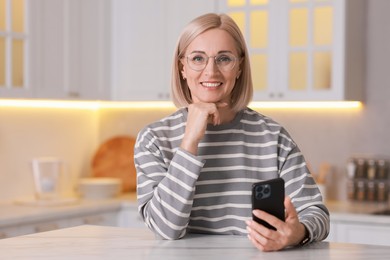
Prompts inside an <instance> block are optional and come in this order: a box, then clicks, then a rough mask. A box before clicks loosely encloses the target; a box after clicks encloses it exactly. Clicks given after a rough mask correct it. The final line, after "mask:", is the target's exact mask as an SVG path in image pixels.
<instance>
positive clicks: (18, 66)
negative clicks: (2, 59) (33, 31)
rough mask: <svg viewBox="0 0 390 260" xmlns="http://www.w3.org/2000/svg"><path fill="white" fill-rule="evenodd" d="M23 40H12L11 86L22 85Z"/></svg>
mask: <svg viewBox="0 0 390 260" xmlns="http://www.w3.org/2000/svg"><path fill="white" fill-rule="evenodd" d="M23 59H24V51H23V40H13V41H12V86H14V87H23V83H24V79H23V74H24V70H23Z"/></svg>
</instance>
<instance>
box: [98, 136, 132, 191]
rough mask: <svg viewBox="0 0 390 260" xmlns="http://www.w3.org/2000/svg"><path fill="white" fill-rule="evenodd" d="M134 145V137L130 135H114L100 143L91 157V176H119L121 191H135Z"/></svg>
mask: <svg viewBox="0 0 390 260" xmlns="http://www.w3.org/2000/svg"><path fill="white" fill-rule="evenodd" d="M134 145H135V138H133V137H130V136H116V137H113V138H111V139H109V140H107V141H105V142H104V143H102V144H101V145H100V146H99V148H98V150H97V151H96V153H95V155H94V156H93V159H92V165H91V166H92V176H93V177H111V178H119V179H121V180H122V184H123V186H122V191H123V192H128V191H135V190H136V183H137V180H136V178H137V173H136V170H135V166H134Z"/></svg>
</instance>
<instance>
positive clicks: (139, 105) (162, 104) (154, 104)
mask: <svg viewBox="0 0 390 260" xmlns="http://www.w3.org/2000/svg"><path fill="white" fill-rule="evenodd" d="M249 106H250V107H252V108H256V109H317V108H318V109H357V108H361V107H362V106H363V104H362V103H361V102H360V101H288V102H274V101H265V102H252V103H250V104H249ZM1 107H15V108H63V109H90V110H98V109H175V106H174V105H173V103H172V102H169V101H134V102H125V101H69V100H42V99H39V100H38V99H37V100H35V99H0V108H1Z"/></svg>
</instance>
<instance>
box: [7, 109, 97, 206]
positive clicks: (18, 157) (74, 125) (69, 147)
mask: <svg viewBox="0 0 390 260" xmlns="http://www.w3.org/2000/svg"><path fill="white" fill-rule="evenodd" d="M97 125H98V115H97V113H96V112H94V111H91V110H64V109H41V108H28V109H27V108H2V107H0V201H2V200H9V199H14V198H18V197H24V196H32V195H33V194H34V186H33V179H32V173H31V169H30V161H31V159H32V158H34V157H40V156H58V157H60V158H63V159H64V161H65V162H66V163H67V165H68V173H69V176H70V178H71V180H74V179H76V178H78V177H79V176H84V175H88V174H89V162H90V156H91V153H92V151H93V149H95V148H96V145H97V142H98V138H97V134H98V131H97Z"/></svg>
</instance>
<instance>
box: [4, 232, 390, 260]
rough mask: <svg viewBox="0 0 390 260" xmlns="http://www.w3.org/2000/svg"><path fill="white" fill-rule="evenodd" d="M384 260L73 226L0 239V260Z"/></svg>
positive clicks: (331, 248)
mask: <svg viewBox="0 0 390 260" xmlns="http://www.w3.org/2000/svg"><path fill="white" fill-rule="evenodd" d="M346 257H347V258H348V259H354V260H357V259H371V260H375V259H389V258H390V247H382V246H369V245H357V244H344V243H329V242H318V243H313V244H311V245H308V246H306V247H304V248H291V249H286V250H282V251H278V252H261V251H259V250H257V249H256V248H255V247H254V246H252V244H251V243H250V242H249V240H248V239H247V238H246V237H245V236H219V235H198V234H197V235H195V234H193V235H188V236H186V237H185V238H183V239H180V240H174V241H167V240H157V239H155V238H154V235H153V234H152V233H151V232H150V231H148V230H145V229H130V228H117V227H102V226H79V227H72V228H67V229H60V230H55V231H49V232H43V233H38V234H33V235H25V236H20V237H15V238H8V239H3V240H0V259H252V258H253V259H254V258H257V259H317V260H325V259H345V258H346Z"/></svg>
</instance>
